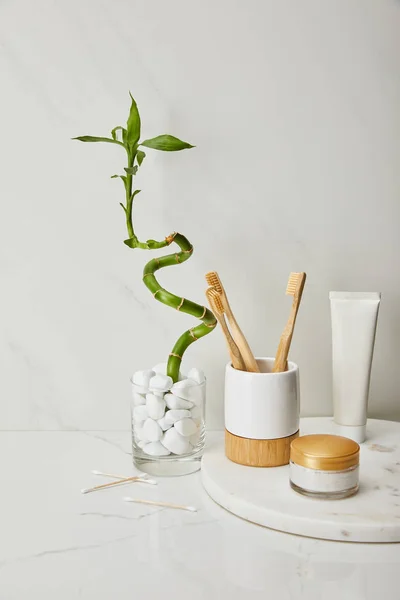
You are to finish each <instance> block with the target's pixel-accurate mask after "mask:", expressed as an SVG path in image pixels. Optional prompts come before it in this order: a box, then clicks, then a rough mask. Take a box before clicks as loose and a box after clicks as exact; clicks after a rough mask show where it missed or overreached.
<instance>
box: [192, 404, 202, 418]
mask: <svg viewBox="0 0 400 600" xmlns="http://www.w3.org/2000/svg"><path fill="white" fill-rule="evenodd" d="M190 417H191V418H192V419H193V420H196V421H197V420H199V419H201V417H202V410H201V407H200V406H195V407H193V408H192V409H191V411H190Z"/></svg>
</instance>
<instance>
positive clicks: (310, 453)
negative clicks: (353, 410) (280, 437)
mask: <svg viewBox="0 0 400 600" xmlns="http://www.w3.org/2000/svg"><path fill="white" fill-rule="evenodd" d="M359 462H360V446H359V445H358V444H357V442H354V441H353V440H350V439H348V438H345V437H342V436H339V435H327V434H315V435H304V436H302V437H299V438H297V439H295V440H293V442H292V443H291V446H290V485H291V487H292V488H293V489H294V490H295V491H296V492H299V493H300V494H303V495H305V496H311V497H313V498H322V499H325V500H334V499H340V498H348V497H349V496H352V495H353V494H356V493H357V491H358V477H359V474H358V473H359Z"/></svg>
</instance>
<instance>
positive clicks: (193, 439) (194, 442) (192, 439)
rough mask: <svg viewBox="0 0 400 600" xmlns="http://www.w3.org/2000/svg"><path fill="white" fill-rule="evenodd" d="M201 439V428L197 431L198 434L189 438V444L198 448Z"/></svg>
mask: <svg viewBox="0 0 400 600" xmlns="http://www.w3.org/2000/svg"><path fill="white" fill-rule="evenodd" d="M199 439H200V427H199V428H198V429H197V431H196V433H194V434H193V435H191V436H190V437H189V442H190V443H191V444H192V446H197V444H198V442H199Z"/></svg>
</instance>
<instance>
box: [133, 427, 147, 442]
mask: <svg viewBox="0 0 400 600" xmlns="http://www.w3.org/2000/svg"><path fill="white" fill-rule="evenodd" d="M134 434H135V440H136V441H137V442H142V441H143V440H145V441H146V442H147V440H146V438H145V437H144V435H143V427H138V426H136V427H135V429H134Z"/></svg>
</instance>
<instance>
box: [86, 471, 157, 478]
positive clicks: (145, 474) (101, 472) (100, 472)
mask: <svg viewBox="0 0 400 600" xmlns="http://www.w3.org/2000/svg"><path fill="white" fill-rule="evenodd" d="M90 472H91V473H92V475H102V476H103V477H113V478H114V479H127V477H126V475H115V474H114V473H103V471H95V470H94V471H90ZM137 477H142V478H143V479H146V478H148V475H147V473H140V475H138V476H137Z"/></svg>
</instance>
